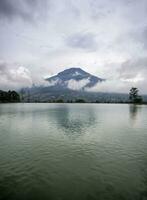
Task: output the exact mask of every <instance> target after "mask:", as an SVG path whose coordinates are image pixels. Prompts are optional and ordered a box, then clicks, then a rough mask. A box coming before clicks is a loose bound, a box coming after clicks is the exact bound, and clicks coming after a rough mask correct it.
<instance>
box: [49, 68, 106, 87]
mask: <svg viewBox="0 0 147 200" xmlns="http://www.w3.org/2000/svg"><path fill="white" fill-rule="evenodd" d="M104 80H105V79H102V78H99V77H97V76H93V75H91V74H89V73H87V72H85V71H84V70H82V69H81V68H69V69H66V70H64V71H62V72H60V73H58V74H57V75H55V76H52V77H50V78H47V79H46V81H48V83H49V86H54V87H57V88H62V89H65V88H68V89H73V90H83V89H85V88H91V87H93V86H95V85H96V84H97V83H99V82H102V81H104Z"/></svg>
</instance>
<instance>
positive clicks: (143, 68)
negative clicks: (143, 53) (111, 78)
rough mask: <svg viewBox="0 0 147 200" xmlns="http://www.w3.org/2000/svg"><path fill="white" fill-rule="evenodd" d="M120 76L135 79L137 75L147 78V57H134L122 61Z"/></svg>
mask: <svg viewBox="0 0 147 200" xmlns="http://www.w3.org/2000/svg"><path fill="white" fill-rule="evenodd" d="M118 72H119V76H120V78H123V79H133V78H135V77H137V76H140V77H143V78H146V74H147V57H142V58H134V59H130V60H127V61H126V62H124V63H122V65H121V67H120V69H119V70H118Z"/></svg>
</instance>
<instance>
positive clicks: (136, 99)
mask: <svg viewBox="0 0 147 200" xmlns="http://www.w3.org/2000/svg"><path fill="white" fill-rule="evenodd" d="M138 93H139V90H138V89H137V88H135V87H132V88H131V89H130V93H129V99H130V102H131V103H134V104H141V103H142V102H143V100H142V97H141V96H140V95H139V94H138Z"/></svg>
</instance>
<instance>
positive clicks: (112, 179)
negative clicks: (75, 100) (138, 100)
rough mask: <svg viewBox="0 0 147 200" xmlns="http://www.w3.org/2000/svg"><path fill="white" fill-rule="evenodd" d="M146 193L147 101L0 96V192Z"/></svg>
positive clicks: (67, 198) (114, 196) (56, 195)
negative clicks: (20, 100)
mask: <svg viewBox="0 0 147 200" xmlns="http://www.w3.org/2000/svg"><path fill="white" fill-rule="evenodd" d="M3 199H4V200H6V199H8V200H11V199H14V200H18V199H19V200H20V199H21V200H24V199H25V200H32V199H33V200H107V199H108V200H119V199H120V200H146V199H147V106H146V105H136V106H133V105H122V104H43V103H42V104H41V103H40V104H37V103H36V104H35V103H34V104H31V103H30V104H0V200H3Z"/></svg>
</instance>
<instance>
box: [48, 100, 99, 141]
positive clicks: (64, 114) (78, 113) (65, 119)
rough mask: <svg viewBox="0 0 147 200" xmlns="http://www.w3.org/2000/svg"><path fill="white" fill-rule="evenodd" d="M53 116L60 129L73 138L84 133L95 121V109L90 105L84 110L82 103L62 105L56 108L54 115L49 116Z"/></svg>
mask: <svg viewBox="0 0 147 200" xmlns="http://www.w3.org/2000/svg"><path fill="white" fill-rule="evenodd" d="M51 117H52V118H53V120H54V121H56V123H57V126H58V127H59V129H62V130H63V132H64V134H65V135H67V136H69V137H72V139H73V138H75V139H76V138H77V137H78V136H80V135H81V134H84V133H85V131H86V130H87V128H88V129H89V128H90V127H91V126H92V125H93V124H94V123H95V112H94V109H93V108H91V107H89V106H87V108H86V109H84V110H83V109H81V107H80V105H77V106H75V105H73V106H70V105H68V104H67V105H63V106H62V105H60V106H59V107H58V108H56V109H54V112H52V115H49V118H51Z"/></svg>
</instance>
